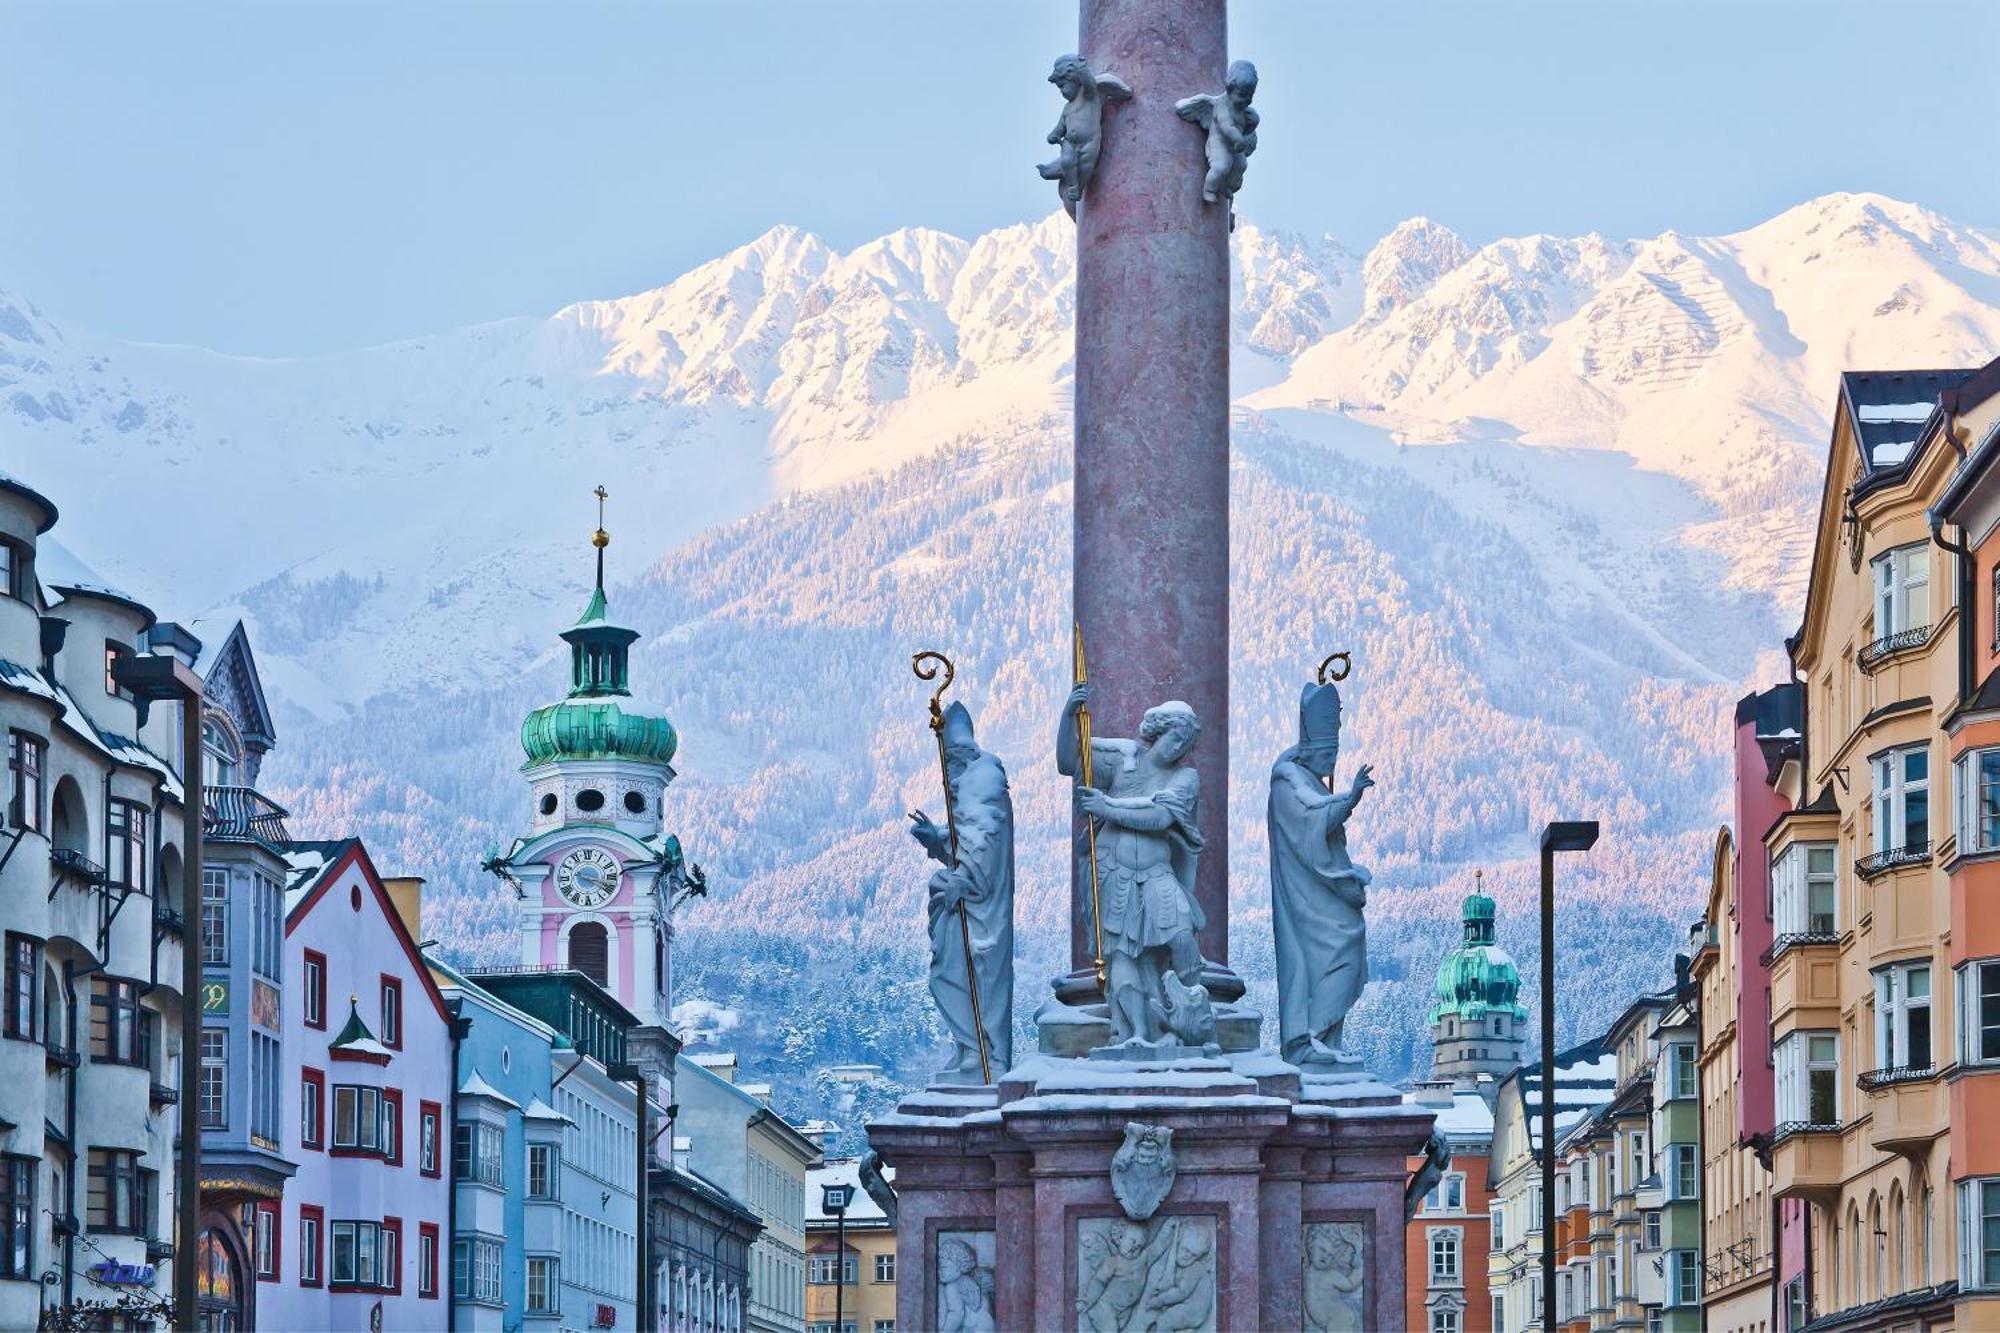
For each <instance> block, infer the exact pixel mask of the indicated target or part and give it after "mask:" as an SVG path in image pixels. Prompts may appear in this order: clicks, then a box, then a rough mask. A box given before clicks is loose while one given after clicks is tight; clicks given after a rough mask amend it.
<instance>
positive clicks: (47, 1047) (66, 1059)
mask: <svg viewBox="0 0 2000 1333" xmlns="http://www.w3.org/2000/svg"><path fill="white" fill-rule="evenodd" d="M42 1050H43V1051H44V1053H46V1054H47V1056H48V1062H49V1063H50V1064H51V1065H54V1066H56V1067H57V1068H59V1069H75V1068H76V1067H77V1066H79V1065H81V1064H82V1063H83V1057H82V1056H81V1055H78V1054H77V1053H76V1052H75V1051H72V1050H71V1049H70V1048H69V1047H67V1046H65V1045H63V1044H62V1043H61V1042H59V1041H57V1040H56V1039H55V1038H53V1037H51V1038H49V1039H48V1040H47V1041H45V1042H43V1043H42Z"/></svg>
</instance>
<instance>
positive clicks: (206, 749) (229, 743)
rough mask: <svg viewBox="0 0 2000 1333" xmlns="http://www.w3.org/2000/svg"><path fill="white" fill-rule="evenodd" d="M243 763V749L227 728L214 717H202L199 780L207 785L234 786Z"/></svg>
mask: <svg viewBox="0 0 2000 1333" xmlns="http://www.w3.org/2000/svg"><path fill="white" fill-rule="evenodd" d="M242 763H243V751H242V750H241V749H240V748H239V747H238V746H237V744H236V738H235V737H234V736H231V735H230V734H229V729H228V728H227V727H225V726H223V725H222V723H221V722H219V721H217V720H216V719H215V718H212V717H207V718H203V719H202V722H201V780H202V783H203V785H205V786H208V787H234V786H238V785H239V781H238V776H237V775H238V772H239V771H240V768H241V765H242Z"/></svg>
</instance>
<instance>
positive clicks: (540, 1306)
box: [528, 1254, 562, 1314]
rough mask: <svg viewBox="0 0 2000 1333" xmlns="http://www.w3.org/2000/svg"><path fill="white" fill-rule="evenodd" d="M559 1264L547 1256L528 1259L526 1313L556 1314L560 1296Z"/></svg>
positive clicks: (533, 1256) (532, 1256) (535, 1256)
mask: <svg viewBox="0 0 2000 1333" xmlns="http://www.w3.org/2000/svg"><path fill="white" fill-rule="evenodd" d="M560 1274H561V1265H560V1263H559V1262H558V1261H557V1260H556V1259H554V1258H552V1257H550V1256H547V1255H539V1254H537V1255H530V1256H529V1257H528V1313H529V1314H556V1313H558V1310H557V1309H556V1306H557V1302H558V1299H559V1297H560V1296H561V1294H562V1279H561V1276H560Z"/></svg>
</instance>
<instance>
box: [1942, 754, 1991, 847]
mask: <svg viewBox="0 0 2000 1333" xmlns="http://www.w3.org/2000/svg"><path fill="white" fill-rule="evenodd" d="M1952 773H1953V777H1954V781H1953V784H1952V797H1953V800H1954V801H1955V803H1956V809H1955V810H1954V815H1955V818H1954V820H1953V824H1954V826H1955V827H1956V830H1957V833H1958V850H1959V851H1960V852H1961V853H1964V852H2000V749H1994V750H1970V751H1967V752H1966V753H1965V754H1962V755H1960V756H1959V757H1958V758H1957V759H1955V760H1953V761H1952Z"/></svg>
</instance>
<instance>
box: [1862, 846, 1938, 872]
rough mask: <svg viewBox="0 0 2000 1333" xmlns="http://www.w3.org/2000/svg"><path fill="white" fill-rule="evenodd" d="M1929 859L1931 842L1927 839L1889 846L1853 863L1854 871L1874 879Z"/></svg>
mask: <svg viewBox="0 0 2000 1333" xmlns="http://www.w3.org/2000/svg"><path fill="white" fill-rule="evenodd" d="M1930 859H1931V844H1930V841H1929V840H1928V839H1926V840H1925V841H1923V842H1913V843H1910V844H1909V845H1908V846H1905V847H1891V848H1890V849H1889V850H1888V851H1885V852H1875V853H1873V854H1871V855H1868V856H1864V857H1862V858H1861V859H1860V860H1859V861H1856V862H1855V863H1854V873H1855V874H1857V875H1859V876H1861V878H1863V879H1874V878H1875V877H1876V876H1878V875H1886V874H1888V873H1889V872H1890V871H1891V870H1895V869H1898V868H1899V867H1902V866H1920V865H1923V864H1924V863H1925V862H1927V861H1929V860H1930Z"/></svg>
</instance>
